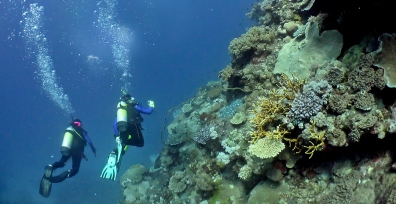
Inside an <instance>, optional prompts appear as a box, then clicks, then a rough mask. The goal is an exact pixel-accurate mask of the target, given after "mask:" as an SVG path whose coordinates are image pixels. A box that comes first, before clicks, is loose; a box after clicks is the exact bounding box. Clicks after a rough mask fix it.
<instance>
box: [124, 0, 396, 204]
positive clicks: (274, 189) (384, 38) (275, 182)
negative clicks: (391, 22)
mask: <svg viewBox="0 0 396 204" xmlns="http://www.w3.org/2000/svg"><path fill="white" fill-rule="evenodd" d="M338 3H341V4H340V5H346V6H345V7H343V6H337V9H335V7H334V5H335V4H337V5H338ZM333 4H334V5H333ZM384 5H388V6H389V8H391V6H390V5H389V4H388V2H386V1H384V0H380V2H378V3H373V2H369V1H353V2H350V1H344V0H336V1H320V2H319V1H315V0H296V1H275V0H262V1H259V2H257V3H256V4H255V5H254V6H253V8H252V10H251V11H250V12H249V13H248V16H249V17H250V18H251V19H254V20H257V21H258V25H256V26H253V27H251V28H250V29H248V30H247V32H246V33H245V34H243V35H241V36H240V37H239V38H235V39H234V40H232V41H231V42H230V46H229V50H228V51H229V53H230V54H231V57H232V61H231V62H230V64H229V65H227V66H226V67H225V68H224V69H223V70H222V71H220V73H219V78H220V81H212V82H208V83H207V85H205V86H203V87H201V88H200V89H199V90H198V92H197V95H196V96H195V97H193V98H191V99H190V100H189V101H188V102H187V103H185V104H183V107H182V108H178V109H179V110H178V111H177V114H176V113H175V114H174V118H173V121H172V122H171V123H170V124H169V125H168V126H167V130H168V134H167V139H166V144H165V145H164V148H163V150H162V152H161V154H160V155H159V156H158V158H157V159H156V161H155V164H154V166H153V167H151V168H150V171H148V170H147V169H145V168H142V166H133V168H132V167H131V168H130V169H129V170H128V171H127V172H126V173H125V174H124V175H123V176H122V177H121V180H120V185H121V187H122V193H123V195H124V196H125V200H124V202H125V203H197V204H198V203H200V204H204V203H249V204H253V203H323V202H326V203H395V200H396V194H395V193H394V192H393V189H394V187H395V185H394V182H395V181H396V176H395V173H394V172H395V171H396V163H394V158H393V155H395V154H394V153H395V149H394V144H395V142H396V141H395V139H394V138H395V137H393V134H394V133H396V102H395V101H396V93H395V92H396V91H395V89H394V87H395V86H396V85H394V84H395V81H396V77H394V72H393V71H394V67H395V66H394V63H395V60H394V59H395V50H396V43H395V42H396V41H395V37H396V35H395V34H387V33H390V32H393V31H387V28H386V27H382V26H380V24H379V23H372V22H376V21H374V20H372V19H376V20H378V22H386V20H388V19H390V17H389V16H388V18H380V17H384V16H383V15H387V14H386V13H392V12H389V10H387V9H388V8H387V7H384ZM355 8H359V12H358V13H354V12H355ZM351 9H352V10H351ZM384 10H385V11H388V12H384ZM319 11H320V12H319ZM363 23H364V25H365V26H361V25H362V24H363ZM377 24H378V25H377ZM179 107H181V105H180V106H179ZM175 112H176V111H175ZM131 172H134V173H133V175H132V173H131Z"/></svg>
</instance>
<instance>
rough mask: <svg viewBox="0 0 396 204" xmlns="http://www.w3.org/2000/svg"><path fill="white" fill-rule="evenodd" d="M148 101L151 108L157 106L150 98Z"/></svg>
mask: <svg viewBox="0 0 396 204" xmlns="http://www.w3.org/2000/svg"><path fill="white" fill-rule="evenodd" d="M147 103H148V106H149V107H151V108H154V107H155V105H154V101H152V100H148V101H147Z"/></svg>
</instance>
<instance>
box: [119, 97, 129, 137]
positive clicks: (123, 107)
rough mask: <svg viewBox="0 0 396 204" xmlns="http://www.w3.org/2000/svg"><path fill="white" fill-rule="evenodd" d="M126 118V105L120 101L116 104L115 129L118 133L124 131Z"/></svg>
mask: <svg viewBox="0 0 396 204" xmlns="http://www.w3.org/2000/svg"><path fill="white" fill-rule="evenodd" d="M127 116H128V114H127V104H126V103H125V102H124V101H120V102H119V103H118V104H117V128H118V130H119V131H120V132H124V131H126V128H127V121H128V120H127Z"/></svg>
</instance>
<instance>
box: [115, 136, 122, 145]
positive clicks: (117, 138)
mask: <svg viewBox="0 0 396 204" xmlns="http://www.w3.org/2000/svg"><path fill="white" fill-rule="evenodd" d="M116 142H117V144H118V143H121V139H120V136H117V137H116Z"/></svg>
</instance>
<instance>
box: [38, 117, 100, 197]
mask: <svg viewBox="0 0 396 204" xmlns="http://www.w3.org/2000/svg"><path fill="white" fill-rule="evenodd" d="M87 143H88V144H89V146H90V147H91V149H92V152H93V153H94V154H95V157H96V149H95V147H94V146H93V144H92V142H91V139H90V138H89V137H88V133H87V131H85V130H84V129H83V128H82V123H81V120H79V119H75V120H73V122H72V123H71V124H70V126H69V127H68V128H67V129H66V131H65V134H64V137H63V142H62V147H61V153H62V157H61V159H60V160H59V161H57V162H55V163H53V164H52V165H51V164H49V165H48V166H46V167H45V173H44V176H43V178H42V180H41V184H40V194H41V195H43V196H44V197H48V196H49V194H50V191H51V185H52V183H59V182H62V181H64V180H65V179H66V178H71V177H73V176H74V175H76V174H77V173H78V170H79V169H80V164H81V159H82V158H84V159H86V160H87V158H86V156H85V155H84V147H85V146H86V144H87ZM70 157H71V158H72V168H71V169H70V170H66V171H64V172H62V173H61V174H59V175H58V176H52V171H53V170H55V169H58V168H61V167H64V166H65V163H66V161H67V160H69V159H70Z"/></svg>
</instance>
